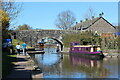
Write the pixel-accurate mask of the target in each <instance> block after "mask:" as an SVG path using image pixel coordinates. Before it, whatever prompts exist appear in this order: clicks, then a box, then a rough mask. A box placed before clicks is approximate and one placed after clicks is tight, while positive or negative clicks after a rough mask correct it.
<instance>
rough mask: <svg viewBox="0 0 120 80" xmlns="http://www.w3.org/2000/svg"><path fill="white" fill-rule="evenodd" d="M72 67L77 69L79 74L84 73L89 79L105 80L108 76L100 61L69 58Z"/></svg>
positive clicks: (78, 57)
mask: <svg viewBox="0 0 120 80" xmlns="http://www.w3.org/2000/svg"><path fill="white" fill-rule="evenodd" d="M70 58H71V63H72V65H75V66H77V67H79V71H80V72H85V73H86V75H87V77H89V78H105V77H106V76H108V75H109V74H110V72H109V71H108V70H107V68H105V67H103V61H102V60H91V59H86V58H82V57H80V56H70Z"/></svg>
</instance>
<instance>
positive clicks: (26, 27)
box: [16, 24, 32, 30]
mask: <svg viewBox="0 0 120 80" xmlns="http://www.w3.org/2000/svg"><path fill="white" fill-rule="evenodd" d="M30 29H32V27H30V26H29V25H27V24H24V25H22V26H21V25H19V26H18V28H17V29H16V30H30Z"/></svg>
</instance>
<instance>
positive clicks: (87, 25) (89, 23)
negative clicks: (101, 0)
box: [71, 17, 115, 30]
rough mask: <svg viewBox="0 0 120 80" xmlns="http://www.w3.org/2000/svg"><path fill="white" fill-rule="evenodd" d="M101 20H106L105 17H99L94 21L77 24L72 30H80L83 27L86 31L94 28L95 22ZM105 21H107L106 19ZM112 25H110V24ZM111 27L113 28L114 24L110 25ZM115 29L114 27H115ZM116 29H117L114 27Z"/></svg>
mask: <svg viewBox="0 0 120 80" xmlns="http://www.w3.org/2000/svg"><path fill="white" fill-rule="evenodd" d="M100 18H102V19H104V18H103V17H97V18H94V19H92V20H87V21H85V22H81V23H78V24H76V25H75V26H73V27H72V28H71V29H73V28H77V29H78V30H79V29H80V28H81V27H82V30H85V29H87V28H89V27H90V26H92V25H93V24H94V23H95V22H97V21H98V20H99V19H100ZM104 20H105V19H104ZM105 21H106V22H107V23H109V22H108V21H107V20H105ZM109 24H110V23H109ZM110 25H111V26H113V25H112V24H110ZM113 27H114V26H113ZM114 28H115V27H114Z"/></svg>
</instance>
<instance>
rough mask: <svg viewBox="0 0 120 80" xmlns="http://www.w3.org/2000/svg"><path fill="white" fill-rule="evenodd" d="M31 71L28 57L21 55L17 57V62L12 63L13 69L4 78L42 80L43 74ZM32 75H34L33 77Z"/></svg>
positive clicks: (30, 62) (31, 65)
mask: <svg viewBox="0 0 120 80" xmlns="http://www.w3.org/2000/svg"><path fill="white" fill-rule="evenodd" d="M35 73H36V72H35V71H33V61H32V60H30V58H29V55H27V56H23V55H22V54H20V55H17V62H14V68H13V70H12V72H11V74H10V75H8V76H7V77H6V78H7V80H9V79H11V78H14V79H16V80H17V79H20V78H21V79H25V80H32V79H33V78H43V74H42V73H41V72H39V73H37V74H35ZM33 74H34V75H33Z"/></svg>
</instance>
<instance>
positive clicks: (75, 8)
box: [15, 2, 118, 29]
mask: <svg viewBox="0 0 120 80" xmlns="http://www.w3.org/2000/svg"><path fill="white" fill-rule="evenodd" d="M22 8H23V10H22V11H21V13H20V14H19V17H18V18H17V19H16V25H15V26H18V25H23V24H28V25H29V26H30V27H32V28H33V29H58V28H57V27H56V26H55V21H56V19H57V15H58V14H59V13H60V12H62V11H66V10H70V11H72V12H73V13H74V16H75V17H76V22H80V20H83V21H84V20H85V19H84V16H85V14H86V12H87V10H88V9H89V8H92V9H93V10H94V12H95V14H96V16H95V17H98V16H99V13H101V12H103V13H104V15H103V17H104V18H105V19H106V20H107V21H109V22H110V23H111V24H113V25H117V23H118V2H23V7H22Z"/></svg>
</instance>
